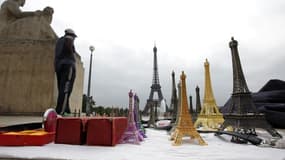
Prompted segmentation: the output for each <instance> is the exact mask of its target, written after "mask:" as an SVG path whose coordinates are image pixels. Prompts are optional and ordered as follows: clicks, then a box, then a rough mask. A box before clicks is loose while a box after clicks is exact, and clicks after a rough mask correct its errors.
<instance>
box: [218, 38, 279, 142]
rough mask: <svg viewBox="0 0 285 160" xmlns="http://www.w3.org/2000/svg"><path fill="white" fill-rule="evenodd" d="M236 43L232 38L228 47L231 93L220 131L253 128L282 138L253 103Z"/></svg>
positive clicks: (251, 129) (248, 129)
mask: <svg viewBox="0 0 285 160" xmlns="http://www.w3.org/2000/svg"><path fill="white" fill-rule="evenodd" d="M237 46H238V42H237V41H236V40H234V38H233V37H232V39H231V42H230V43H229V47H230V48H231V54H232V66H233V93H232V96H231V99H230V101H229V103H228V104H229V105H227V104H226V105H225V111H224V113H223V114H224V118H225V122H224V124H223V126H222V127H221V129H225V128H226V127H228V126H232V127H233V128H234V130H235V131H237V132H239V131H242V130H245V131H246V132H248V131H253V132H255V128H263V129H265V130H267V131H268V132H269V133H270V134H271V135H272V136H273V137H279V138H281V137H282V136H281V135H280V134H279V133H278V132H277V131H276V130H274V129H273V128H272V127H271V126H270V125H269V124H268V122H267V121H266V119H265V116H264V114H262V113H259V112H258V110H257V109H256V106H255V105H254V103H253V100H252V96H251V92H250V91H249V89H248V87H247V84H246V81H245V77H244V74H243V71H242V67H241V63H240V58H239V53H238V48H237Z"/></svg>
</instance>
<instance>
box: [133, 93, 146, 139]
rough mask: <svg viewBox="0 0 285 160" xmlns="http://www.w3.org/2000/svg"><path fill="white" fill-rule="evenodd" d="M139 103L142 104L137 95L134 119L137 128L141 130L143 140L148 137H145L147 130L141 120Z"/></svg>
mask: <svg viewBox="0 0 285 160" xmlns="http://www.w3.org/2000/svg"><path fill="white" fill-rule="evenodd" d="M139 103H140V99H139V97H138V96H137V95H136V94H135V95H134V119H135V123H136V127H137V129H138V130H139V133H140V135H141V137H142V139H143V138H146V135H145V129H144V127H143V125H142V123H141V119H140V115H139V108H140V107H139Z"/></svg>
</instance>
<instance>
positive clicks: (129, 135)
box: [120, 90, 141, 144]
mask: <svg viewBox="0 0 285 160" xmlns="http://www.w3.org/2000/svg"><path fill="white" fill-rule="evenodd" d="M133 106H134V103H133V92H132V90H130V92H129V115H128V126H127V128H126V130H125V132H124V134H123V135H122V138H121V140H120V143H132V144H140V141H141V137H140V134H139V130H138V129H137V127H136V122H135V120H134V111H133V108H134V107H133Z"/></svg>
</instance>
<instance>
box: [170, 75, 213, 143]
mask: <svg viewBox="0 0 285 160" xmlns="http://www.w3.org/2000/svg"><path fill="white" fill-rule="evenodd" d="M185 78H186V76H185V74H184V72H183V71H182V74H181V76H180V79H181V103H180V106H179V107H180V111H179V115H178V122H177V126H176V128H175V130H174V132H173V134H172V135H171V138H170V139H171V140H174V142H173V143H172V145H175V146H177V145H181V143H182V138H183V137H184V136H189V137H190V138H191V139H197V140H198V142H199V144H200V145H207V143H206V142H205V141H204V140H203V139H202V137H201V136H200V134H199V133H198V132H197V130H196V129H195V128H194V125H193V122H192V118H191V115H190V114H189V111H188V101H187V93H186V83H185Z"/></svg>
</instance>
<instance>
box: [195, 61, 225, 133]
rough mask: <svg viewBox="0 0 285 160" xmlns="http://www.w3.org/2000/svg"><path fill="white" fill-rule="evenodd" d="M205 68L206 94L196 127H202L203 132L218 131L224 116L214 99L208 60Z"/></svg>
mask: <svg viewBox="0 0 285 160" xmlns="http://www.w3.org/2000/svg"><path fill="white" fill-rule="evenodd" d="M204 67H205V92H204V100H203V106H202V109H201V112H200V113H199V115H198V118H197V120H196V122H195V127H196V128H197V127H202V129H203V130H213V129H214V130H217V129H219V128H220V126H221V125H222V124H223V122H224V118H223V115H222V114H221V113H220V111H219V109H218V106H217V104H216V100H215V98H214V94H213V89H212V84H211V76H210V64H209V62H208V60H207V59H206V62H205V63H204Z"/></svg>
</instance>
